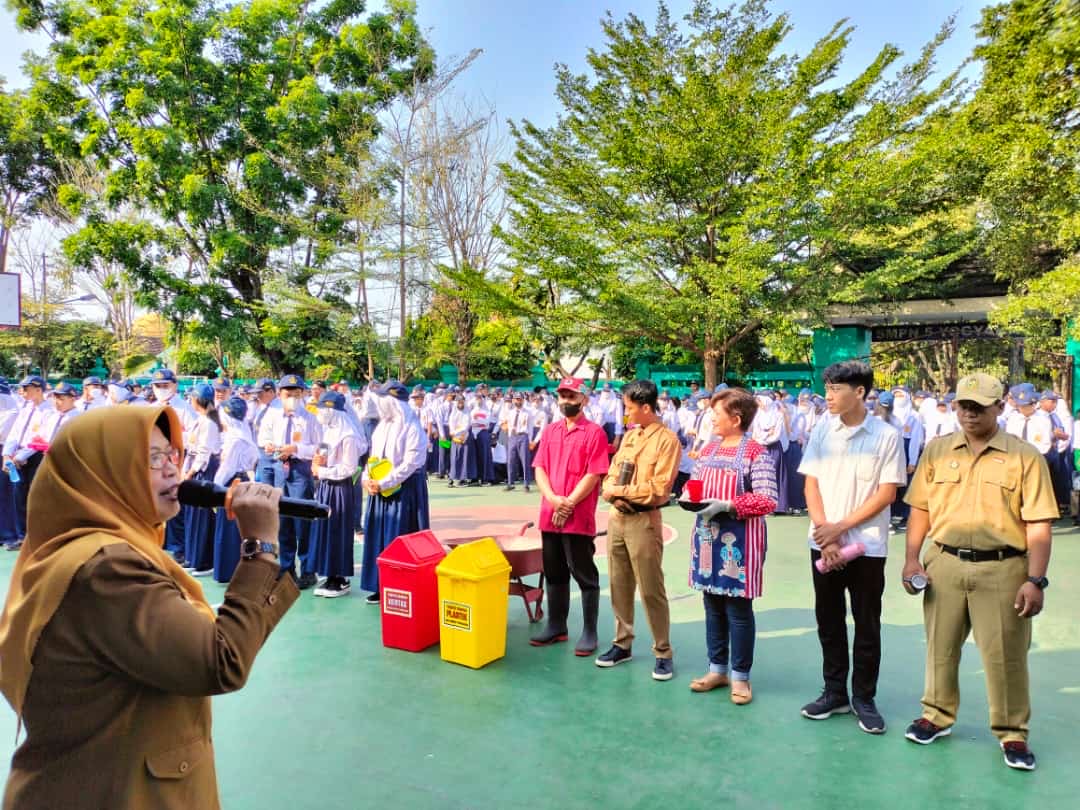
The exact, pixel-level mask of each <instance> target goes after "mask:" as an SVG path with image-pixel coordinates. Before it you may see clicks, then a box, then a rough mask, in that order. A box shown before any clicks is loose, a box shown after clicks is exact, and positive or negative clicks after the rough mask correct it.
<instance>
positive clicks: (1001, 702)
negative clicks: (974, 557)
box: [922, 544, 1031, 742]
mask: <svg viewBox="0 0 1080 810" xmlns="http://www.w3.org/2000/svg"><path fill="white" fill-rule="evenodd" d="M923 566H924V567H925V568H926V572H927V574H928V575H929V577H930V580H931V582H930V587H929V588H927V590H926V596H925V598H924V600H923V615H924V617H925V620H926V692H925V694H924V695H923V699H922V704H923V714H922V716H923V717H925V718H926V719H927V720H929V721H930V722H931V723H933V724H934V725H937V726H942V727H948V726H951V725H953V723H955V722H956V713H957V710H958V709H959V707H960V683H959V669H960V652H961V649H962V648H963V645H964V641H965V640H966V639H967V637H968V633H969V632H971V631H974V633H975V643H976V645H978V648H979V653H980V654H981V655H982V663H983V670H984V671H985V672H986V693H987V697H988V699H989V703H990V729H991V730H992V731H993V733H994V736H996V737H997V738H998V739H999V740H1001V741H1002V742H1007V741H1009V740H1025V741H1026V740H1027V736H1028V720H1029V718H1030V716H1031V702H1030V699H1029V695H1028V669H1027V653H1028V647H1029V646H1030V645H1031V619H1021V618H1020V617H1019V616H1017V615H1016V608H1014V607H1013V604H1014V602H1015V601H1016V592H1017V591H1018V590H1019V589H1020V586H1021V585H1023V584H1024V581H1025V580H1026V579H1027V557H1010V558H1009V559H1007V560H1000V561H989V562H965V561H964V560H961V559H959V558H958V557H956V556H954V555H952V554H947V553H945V552H944V551H942V550H941V549H940V548H938V546H937V545H936V544H935V545H933V546H931V547H930V550H929V551H927V553H926V557H925V559H924V561H923Z"/></svg>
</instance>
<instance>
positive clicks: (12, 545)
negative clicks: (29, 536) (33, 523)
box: [4, 540, 23, 551]
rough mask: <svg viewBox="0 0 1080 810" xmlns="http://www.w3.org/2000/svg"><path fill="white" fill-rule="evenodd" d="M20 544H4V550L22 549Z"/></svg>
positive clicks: (16, 542) (13, 542)
mask: <svg viewBox="0 0 1080 810" xmlns="http://www.w3.org/2000/svg"><path fill="white" fill-rule="evenodd" d="M22 544H23V541H22V540H12V541H11V542H10V543H5V544H4V548H6V549H7V550H8V551H18V550H19V549H20V548H22Z"/></svg>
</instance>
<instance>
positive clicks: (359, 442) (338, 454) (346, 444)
mask: <svg viewBox="0 0 1080 810" xmlns="http://www.w3.org/2000/svg"><path fill="white" fill-rule="evenodd" d="M366 449H367V448H366V447H364V440H363V439H362V438H360V437H357V436H355V435H353V434H352V433H350V434H349V435H348V436H342V437H341V438H340V439H339V440H338V441H337V442H335V443H334V446H333V447H330V448H328V449H327V451H326V464H324V465H323V466H322V467H320V468H319V480H320V481H344V480H345V479H351V478H352V477H353V475H354V474H355V473H356V470H357V469H358V468H359V467H360V456H362V455H363V451H364V450H366Z"/></svg>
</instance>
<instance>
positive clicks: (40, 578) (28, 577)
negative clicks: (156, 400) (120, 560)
mask: <svg viewBox="0 0 1080 810" xmlns="http://www.w3.org/2000/svg"><path fill="white" fill-rule="evenodd" d="M162 414H164V415H165V418H166V419H167V420H168V424H169V430H168V435H169V437H170V442H171V443H172V445H173V447H175V448H176V449H177V450H182V449H183V441H182V439H181V436H182V431H183V428H182V427H181V425H180V420H179V418H178V417H177V415H176V412H175V411H173V410H172V408H169V407H166V406H157V407H134V408H95V409H94V410H91V411H88V412H87V413H85V414H83V415H82V416H79V417H78V418H77V419H74V420H72V421H71V422H69V423H68V424H66V425H65V426H64V427H63V428H62V429H61V430H60V432H59V433H58V434H57V435H56V437H55V438H54V439H53V442H52V444H51V446H50V447H49V452H48V453H47V454H46V456H45V461H44V463H43V464H42V465H41V467H40V468H39V469H38V472H37V476H36V477H35V478H34V483H33V485H32V486H31V487H30V498H29V502H28V504H27V532H26V541H25V542H24V543H23V547H22V550H21V551H20V552H19V557H18V559H17V560H16V561H15V570H14V571H13V572H12V575H11V584H10V586H9V589H8V594H7V602H6V603H5V605H4V612H3V614H2V615H0V691H2V692H3V694H4V697H5V698H7V700H8V702H9V703H10V704H11V706H12V708H14V709H15V711H16V713H18V714H19V715H20V716H21V714H22V706H23V700H24V698H25V697H26V690H27V687H28V686H29V684H30V677H31V674H32V673H33V663H32V661H33V656H34V647H35V645H36V644H37V640H38V638H39V637H40V635H41V632H42V630H44V629H45V626H46V625H47V624H48V623H49V621H50V620H51V619H52V617H53V614H54V613H55V612H56V610H57V608H59V607H60V603H61V602H62V601H63V599H64V595H65V594H66V593H67V590H68V587H69V586H70V584H71V580H72V578H73V577H74V576H75V574H76V573H77V572H78V570H79V569H80V568H81V567H82V566H83V565H84V564H85V563H86V561H87V560H89V559H90V558H91V557H93V556H94V555H95V554H96V553H97V552H98V551H99V550H101V548H103V547H104V546H107V545H111V544H113V543H127V544H128V545H129V546H131V547H132V548H133V549H135V551H137V552H138V553H139V554H141V555H142V556H143V557H145V558H146V559H147V560H148V561H149V562H150V564H151V565H153V566H154V567H155V568H156V569H158V570H159V571H161V572H162V573H164V574H167V575H168V576H170V577H172V579H173V581H175V582H176V585H177V586H178V587H179V588H180V590H181V592H182V593H183V594H184V597H185V598H186V599H187V600H188V601H189V602H191V604H192V605H193V606H194V607H195V608H196V609H198V610H200V611H202V612H204V613H205V614H206V617H207V618H208V619H209V620H210V621H213V620H214V612H213V610H212V609H211V608H210V605H209V603H208V602H207V601H206V597H205V596H203V592H202V586H200V585H199V584H198V583H197V582H196V581H195V580H194V579H193V578H192V577H191V576H189V575H188V574H187V572H186V571H184V570H183V569H182V568H181V567H180V566H179V565H177V563H176V561H175V560H173V558H172V556H171V555H169V554H168V553H166V552H165V550H164V549H163V548H162V544H163V541H164V524H162V523H159V522H158V516H157V509H156V507H155V505H154V493H153V492H152V491H151V488H150V436H151V434H152V433H153V430H154V425H155V423H156V422H157V421H158V419H159V418H160V417H161V416H162Z"/></svg>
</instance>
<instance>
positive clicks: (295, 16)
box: [13, 0, 434, 371]
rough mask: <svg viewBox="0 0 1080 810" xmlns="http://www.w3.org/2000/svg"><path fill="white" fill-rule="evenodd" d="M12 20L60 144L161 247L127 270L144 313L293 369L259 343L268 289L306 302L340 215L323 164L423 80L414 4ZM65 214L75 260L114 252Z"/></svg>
mask: <svg viewBox="0 0 1080 810" xmlns="http://www.w3.org/2000/svg"><path fill="white" fill-rule="evenodd" d="M13 5H14V6H15V8H16V9H17V11H18V21H19V24H20V25H21V26H22V27H23V28H24V29H27V30H35V31H40V32H44V33H45V34H46V35H47V36H48V37H49V39H50V40H51V44H50V46H49V49H48V53H47V55H46V56H45V57H44V58H42V59H40V60H38V61H37V62H36V63H35V64H33V65H32V66H31V75H32V78H33V86H32V89H31V93H32V94H34V95H36V96H37V97H40V98H45V97H48V98H50V99H52V100H53V106H54V108H55V113H56V114H57V116H58V117H59V118H60V124H59V126H58V127H57V132H59V133H62V134H63V135H64V137H57V138H56V143H55V144H54V145H55V146H56V147H57V148H67V149H70V150H72V151H73V152H77V153H78V154H80V155H83V156H87V157H89V158H91V159H92V160H94V161H95V162H96V166H97V168H98V169H99V170H100V171H101V172H103V173H104V174H106V175H107V178H106V188H107V193H106V203H107V204H108V205H122V204H130V205H135V206H138V207H139V208H141V209H142V210H144V211H145V212H146V213H147V214H148V217H147V219H148V221H149V222H151V223H152V224H153V225H154V226H155V227H157V229H158V231H159V233H158V234H157V236H156V239H155V241H156V243H157V244H158V245H159V246H161V247H162V249H163V250H164V251H167V253H168V259H169V260H162V261H151V262H147V261H145V260H144V261H141V262H138V263H136V266H134V267H132V268H131V270H132V272H133V274H134V276H135V278H136V279H137V280H138V281H139V283H140V285H141V290H142V293H143V299H142V300H143V303H145V304H148V305H152V306H154V307H155V308H156V309H158V310H159V311H163V312H169V313H175V314H176V316H177V319H178V322H183V321H185V320H186V319H188V318H189V317H190V316H196V317H197V319H198V320H199V321H201V323H202V324H203V328H204V329H205V330H207V331H208V332H211V333H212V332H220V331H223V330H229V331H235V330H240V331H241V332H242V334H243V335H244V337H245V338H246V339H247V341H248V342H249V343H250V345H251V346H252V348H253V349H254V350H255V351H256V352H257V353H259V354H261V355H264V356H266V357H267V359H268V360H269V362H270V364H271V366H272V367H273V368H274V369H275V371H283V370H285V367H286V366H287V365H292V364H293V360H292V359H291V358H289V357H288V356H287V354H286V353H285V352H284V351H283V349H282V348H281V346H280V344H279V343H278V342H277V341H274V340H270V339H268V336H267V335H266V334H265V333H264V331H263V328H262V326H263V322H264V319H265V317H266V303H267V297H268V292H267V285H268V282H269V281H270V280H271V278H276V277H283V278H284V279H285V281H286V282H287V283H288V284H290V285H294V286H296V287H297V288H300V289H301V291H302V289H303V288H304V286H305V285H306V283H307V281H308V280H309V279H310V275H311V274H312V273H313V272H315V270H316V269H317V267H316V262H317V261H320V260H326V258H327V257H326V255H325V254H323V255H319V254H318V253H317V252H314V251H312V250H311V249H310V246H311V244H312V240H314V239H316V238H317V237H321V236H325V235H326V234H328V233H333V232H334V231H335V230H336V229H337V227H338V225H339V224H340V217H338V216H336V215H334V214H333V213H331V212H332V211H333V206H331V205H328V200H327V199H325V194H324V192H325V191H326V189H325V187H324V186H323V184H322V183H321V178H322V176H323V175H322V171H321V165H322V164H323V163H324V162H325V158H326V157H327V156H328V155H335V156H337V158H338V159H339V160H344V159H347V156H348V155H350V154H351V155H356V156H361V155H363V154H364V150H357V149H354V148H352V147H353V146H354V144H353V143H352V139H353V138H354V137H355V136H356V133H357V132H358V131H363V132H366V133H369V137H374V135H375V133H376V131H377V126H376V115H377V113H378V112H379V111H380V110H381V109H382V108H383V107H384V105H386V104H387V103H388V102H389V101H390V100H391V99H393V98H394V97H395V96H396V95H397V94H398V93H399V92H400V90H401V89H402V88H403V87H406V86H411V84H412V82H413V81H414V79H415V78H416V77H418V76H423V75H424V74H426V73H427V72H430V71H431V69H432V67H433V60H434V56H433V53H432V51H431V49H430V48H429V47H428V46H427V45H426V43H425V42H424V39H423V37H422V36H421V34H420V32H419V30H418V28H417V25H416V22H415V18H414V11H415V9H414V6H413V3H412V2H411V0H388V2H387V3H386V4H385V9H386V10H385V11H383V12H380V13H372V14H370V15H368V16H367V17H366V18H365V17H364V16H363V15H364V10H365V4H364V2H363V0H331V2H327V3H319V4H316V3H312V2H310V0H251V1H250V2H233V3H215V2H210V0H148V1H147V0H94V1H93V2H89V0H14V2H13ZM65 201H66V203H67V204H68V206H69V208H71V209H72V210H74V211H76V212H77V213H79V214H80V215H81V216H83V217H84V220H85V222H86V225H85V227H84V228H83V230H82V231H81V232H80V234H77V235H76V236H74V237H72V239H71V240H69V242H70V245H71V250H72V251H73V253H78V252H79V250H80V248H79V245H78V244H77V243H78V242H79V241H80V240H82V241H84V242H86V243H87V244H88V245H89V247H88V248H87V251H89V252H92V250H93V246H94V245H96V244H109V243H115V242H116V241H117V238H116V237H115V236H108V235H106V236H104V237H103V236H102V235H101V232H102V231H108V230H110V229H114V228H115V227H116V225H115V223H114V221H110V220H109V219H108V218H107V217H104V216H101V215H100V211H98V210H95V208H94V206H92V205H89V204H88V202H89V201H87V200H85V199H83V198H81V197H80V196H79V195H78V194H77V193H76V192H70V193H68V194H67V196H66V200H65ZM87 251H84V255H85V254H86V252H87ZM305 338H306V335H305V334H304V333H303V332H301V333H299V334H296V335H294V336H293V339H294V340H296V341H298V342H301V343H302V342H304V340H305ZM290 370H291V369H290Z"/></svg>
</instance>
